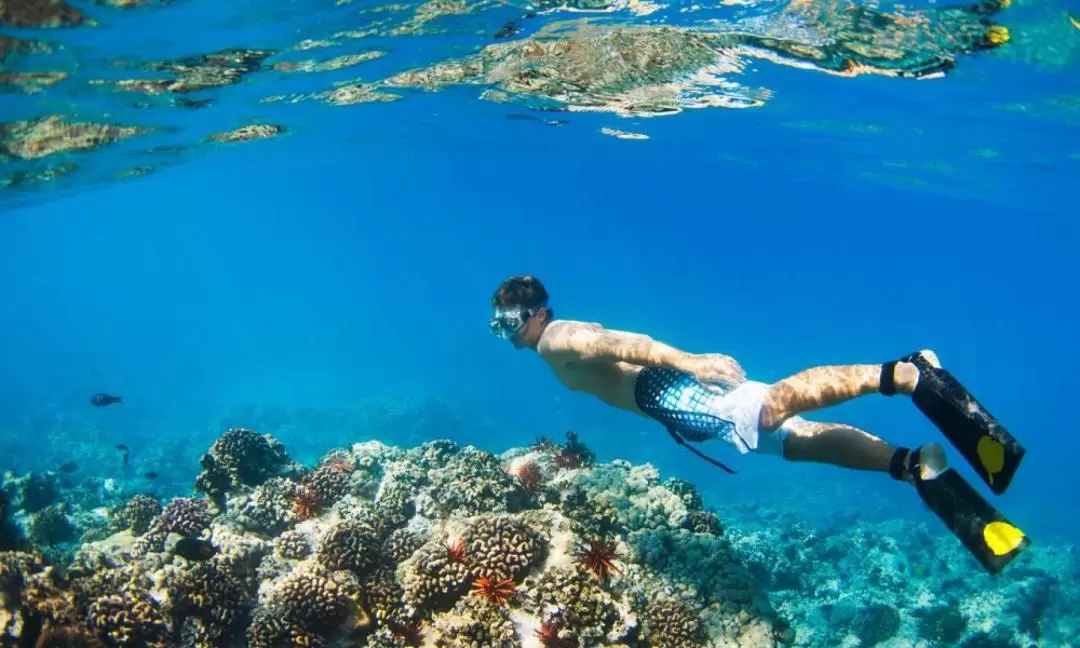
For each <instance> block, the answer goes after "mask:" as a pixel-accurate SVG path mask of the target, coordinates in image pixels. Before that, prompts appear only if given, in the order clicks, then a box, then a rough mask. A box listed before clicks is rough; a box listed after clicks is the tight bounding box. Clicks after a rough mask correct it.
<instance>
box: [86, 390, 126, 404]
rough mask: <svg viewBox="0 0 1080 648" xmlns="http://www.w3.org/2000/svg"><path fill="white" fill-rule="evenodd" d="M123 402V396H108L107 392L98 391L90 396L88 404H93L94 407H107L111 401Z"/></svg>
mask: <svg viewBox="0 0 1080 648" xmlns="http://www.w3.org/2000/svg"><path fill="white" fill-rule="evenodd" d="M123 402H124V397H123V396H110V395H109V394H104V393H101V392H98V393H97V394H94V395H93V396H91V397H90V404H91V405H93V406H94V407H108V406H109V405H112V404H113V403H123Z"/></svg>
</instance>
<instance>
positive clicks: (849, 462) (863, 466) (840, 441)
mask: <svg viewBox="0 0 1080 648" xmlns="http://www.w3.org/2000/svg"><path fill="white" fill-rule="evenodd" d="M784 431H785V432H786V433H787V434H786V438H785V439H784V459H787V460H789V461H812V462H816V463H825V464H832V465H834V466H840V467H843V468H851V469H854V470H873V471H877V472H888V471H889V462H890V461H891V460H892V457H893V454H894V453H895V452H896V448H895V447H893V446H891V445H889V444H888V443H886V442H885V441H883V440H882V439H880V438H878V437H876V436H874V435H872V434H870V433H869V432H866V431H865V430H860V429H859V428H857V427H853V426H851V425H845V424H843V423H819V422H817V421H808V420H806V419H804V418H801V417H797V418H793V419H790V420H788V421H787V422H786V423H784ZM765 434H771V433H769V432H766V433H765ZM773 434H774V433H773Z"/></svg>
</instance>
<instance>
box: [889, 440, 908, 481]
mask: <svg viewBox="0 0 1080 648" xmlns="http://www.w3.org/2000/svg"><path fill="white" fill-rule="evenodd" d="M910 454H911V449H910V448H897V449H896V452H894V453H893V456H892V459H890V460H889V475H890V476H891V477H892V478H893V479H895V480H897V481H903V480H904V475H906V474H907V471H908V466H907V458H908V455H910Z"/></svg>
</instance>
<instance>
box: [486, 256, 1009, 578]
mask: <svg viewBox="0 0 1080 648" xmlns="http://www.w3.org/2000/svg"><path fill="white" fill-rule="evenodd" d="M492 308H493V311H494V313H493V316H492V319H491V321H490V323H489V324H490V327H491V331H492V332H493V333H494V334H495V335H497V336H499V337H502V338H504V339H507V340H509V341H510V342H511V343H512V344H513V345H514V347H515V348H517V349H531V350H534V351H536V352H537V354H539V356H540V357H541V358H542V359H543V360H544V361H545V362H546V363H547V364H548V365H549V366H550V367H551V369H552V370H553V371H554V373H555V375H556V376H557V377H558V378H559V380H560V381H561V382H562V383H563V384H564V385H566V386H567V387H568V388H570V389H571V390H573V391H582V392H586V393H589V394H592V395H593V396H596V397H597V398H599V399H601V400H602V401H604V402H605V403H608V404H609V405H612V406H614V407H617V408H619V409H623V410H626V411H629V412H633V413H635V414H638V415H640V416H644V417H647V418H650V419H654V420H656V421H658V422H660V423H661V424H662V425H663V426H664V427H665V428H666V429H667V431H668V432H669V433H670V434H671V435H672V437H674V438H675V440H676V441H677V442H679V443H680V444H682V445H684V446H686V447H687V448H689V449H690V450H691V451H693V452H695V453H696V454H698V455H699V456H702V457H704V458H705V459H707V460H708V461H710V462H712V463H714V464H715V465H717V466H719V467H721V468H723V469H724V470H726V471H728V472H734V471H733V470H731V469H730V468H728V467H727V466H725V465H724V464H722V463H720V462H718V461H715V460H713V459H711V458H709V457H705V455H702V454H701V453H700V452H698V451H697V450H696V449H694V448H693V447H692V446H690V445H689V444H687V443H686V442H687V441H694V442H701V441H706V440H709V439H717V440H721V441H723V442H725V443H727V444H730V445H731V446H733V447H734V448H735V449H736V450H738V452H740V453H742V454H747V453H756V454H771V455H775V456H779V457H782V458H784V459H787V460H789V461H810V462H818V463H826V464H832V465H836V466H841V467H844V468H850V469H856V470H870V471H878V472H883V473H888V474H890V475H891V476H892V477H893V478H895V479H897V480H902V481H905V482H908V483H911V484H913V485H914V486H915V487H916V489H917V490H918V492H919V494H920V496H921V497H922V498H923V500H924V501H925V502H926V503H927V505H928V506H930V508H931V509H933V510H934V511H935V512H936V513H937V514H938V516H939V517H940V518H941V519H942V520H943V521H944V522H945V523H946V524H947V525H948V526H949V527H950V529H951V530H952V531H953V533H955V534H956V535H957V536H958V537H959V538H960V539H961V541H963V542H964V544H965V545H966V546H967V547H968V549H969V550H971V551H972V553H973V554H974V555H975V557H976V558H977V559H979V561H980V562H981V563H982V564H983V566H984V567H985V568H986V569H987V570H988V571H990V572H992V573H997V572H998V571H1000V570H1001V569H1002V568H1003V567H1004V566H1005V565H1006V564H1007V563H1008V562H1010V561H1011V560H1012V559H1013V558H1014V557H1015V556H1016V555H1017V554H1019V553H1020V551H1022V550H1023V549H1024V548H1025V547H1026V546H1027V544H1028V540H1027V538H1026V537H1025V536H1024V535H1023V533H1022V532H1020V531H1019V529H1017V528H1016V527H1014V526H1013V525H1011V524H1009V523H1008V522H1007V521H1005V519H1004V518H1003V517H1002V516H1001V515H1000V514H999V513H998V512H997V511H996V510H994V509H993V507H991V506H990V505H989V504H988V503H987V502H986V501H985V500H984V499H983V498H982V497H981V496H980V495H979V494H978V493H977V492H976V491H975V490H974V489H973V488H971V486H970V485H968V484H967V482H965V481H964V480H963V478H962V477H960V475H959V473H957V472H956V471H954V470H951V469H948V468H947V467H946V462H945V455H944V450H943V449H942V447H941V446H940V445H939V444H936V443H928V444H925V445H923V446H922V447H920V448H917V449H915V450H911V449H908V448H903V447H894V446H892V445H890V444H888V443H886V442H885V441H884V440H882V439H880V438H878V437H876V436H874V435H872V434H870V433H869V432H866V431H864V430H860V429H858V428H856V427H854V426H851V425H847V424H844V423H823V422H816V421H810V420H807V419H805V418H803V417H802V416H800V415H801V414H804V413H807V412H812V411H815V410H819V409H823V408H825V407H830V406H832V405H837V404H839V403H842V402H845V401H848V400H851V399H853V398H857V397H859V396H864V395H867V394H873V393H881V394H884V395H888V396H891V395H893V394H897V393H900V394H906V395H910V396H911V398H912V400H913V401H914V402H915V404H916V406H917V407H918V408H919V409H920V410H921V411H922V412H923V413H924V414H925V415H926V416H927V417H928V418H929V419H930V420H931V421H933V422H934V423H935V425H937V426H938V427H939V428H940V429H941V430H942V432H943V433H944V434H945V435H946V437H948V438H949V440H950V441H951V442H952V443H953V444H954V445H955V446H956V447H957V448H958V449H959V450H960V451H961V452H962V454H963V455H964V456H965V458H966V459H968V461H969V462H971V464H972V467H974V468H975V469H976V471H977V472H978V473H979V475H980V477H982V478H983V479H984V481H986V482H987V483H988V484H989V485H990V486H991V489H992V490H993V491H994V492H995V493H997V494H999V495H1000V494H1002V493H1004V492H1005V490H1006V489H1007V488H1008V485H1009V483H1010V481H1011V480H1012V477H1013V475H1014V474H1015V472H1016V469H1017V467H1018V466H1019V463H1020V460H1021V459H1022V458H1023V455H1024V452H1025V451H1024V449H1023V448H1022V447H1021V446H1020V444H1019V443H1017V442H1016V440H1015V439H1013V437H1012V436H1011V435H1010V434H1009V433H1008V432H1007V431H1006V430H1005V429H1004V428H1003V427H1001V425H999V424H998V423H997V421H996V420H994V419H993V417H991V416H990V415H989V413H987V412H986V410H985V409H983V408H982V406H981V405H979V403H978V402H977V401H976V400H975V399H974V398H973V397H972V396H971V395H970V394H969V393H968V392H967V391H966V390H965V389H964V388H963V386H962V385H960V383H959V382H958V381H956V379H955V378H953V377H952V376H951V374H949V373H948V372H947V371H946V370H944V369H942V368H941V365H940V363H939V362H938V359H937V357H936V356H935V354H934V353H933V352H931V351H921V352H919V353H914V354H911V355H909V356H906V357H904V358H902V359H899V360H892V361H888V362H884V363H881V364H862V365H841V366H820V367H812V368H810V369H806V370H804V371H801V372H799V373H796V374H794V375H792V376H789V377H787V378H784V379H783V380H781V381H779V382H776V383H773V384H766V383H763V382H758V381H754V380H747V379H746V376H745V373H744V372H743V370H742V368H741V367H740V366H739V364H738V363H737V362H736V361H735V360H734V359H733V358H731V357H730V356H727V355H723V354H717V353H707V354H695V353H688V352H685V351H681V350H679V349H676V348H675V347H672V346H670V345H668V344H665V343H663V342H660V341H657V340H655V339H653V338H651V337H649V336H647V335H643V334H640V333H631V332H626V331H616V330H611V329H607V328H604V327H603V326H601V325H600V324H596V323H585V322H578V321H572V320H559V319H555V317H554V312H553V310H552V309H551V307H550V306H549V305H548V294H547V290H546V289H545V288H544V286H543V284H542V283H541V282H540V281H539V280H538V279H537V278H535V277H531V276H520V277H511V278H510V279H507V280H506V281H504V282H503V283H502V285H500V286H499V288H498V289H497V290H496V291H495V294H494V296H493V298H492Z"/></svg>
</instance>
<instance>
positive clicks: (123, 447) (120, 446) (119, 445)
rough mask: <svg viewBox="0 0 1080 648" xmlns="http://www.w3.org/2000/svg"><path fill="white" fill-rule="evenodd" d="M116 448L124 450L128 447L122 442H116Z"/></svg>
mask: <svg viewBox="0 0 1080 648" xmlns="http://www.w3.org/2000/svg"><path fill="white" fill-rule="evenodd" d="M116 449H117V450H123V451H124V452H127V451H128V447H127V446H126V445H124V444H123V443H117V444H116Z"/></svg>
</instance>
